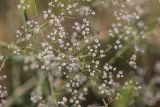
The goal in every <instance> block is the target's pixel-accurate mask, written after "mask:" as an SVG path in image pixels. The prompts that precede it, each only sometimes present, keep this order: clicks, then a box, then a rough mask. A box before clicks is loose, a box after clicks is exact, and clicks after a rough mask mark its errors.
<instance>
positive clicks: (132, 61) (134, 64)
mask: <svg viewBox="0 0 160 107" xmlns="http://www.w3.org/2000/svg"><path fill="white" fill-rule="evenodd" d="M136 60H137V56H136V54H133V55H132V57H131V58H130V61H129V62H128V63H129V65H130V66H131V67H133V68H134V69H137V63H136Z"/></svg>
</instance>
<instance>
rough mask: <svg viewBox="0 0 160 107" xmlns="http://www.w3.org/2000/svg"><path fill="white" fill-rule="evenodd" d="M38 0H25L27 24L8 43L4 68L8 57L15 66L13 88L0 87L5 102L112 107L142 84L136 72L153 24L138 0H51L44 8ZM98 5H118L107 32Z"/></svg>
mask: <svg viewBox="0 0 160 107" xmlns="http://www.w3.org/2000/svg"><path fill="white" fill-rule="evenodd" d="M37 2H38V0H20V1H19V3H18V4H17V7H18V11H19V12H20V13H21V14H22V17H23V24H22V26H21V27H20V28H19V29H18V30H17V31H16V35H15V40H14V41H13V43H10V44H4V45H2V48H5V50H7V51H6V52H2V53H0V61H1V66H0V71H3V68H5V63H7V62H12V67H13V70H12V76H13V77H12V79H11V81H12V85H13V88H12V90H9V91H7V88H6V86H3V85H1V86H0V99H2V100H1V105H2V107H11V106H13V107H17V106H18V107H19V106H20V107H99V106H105V107H107V106H108V105H109V104H111V103H112V102H114V101H118V100H119V99H120V98H123V95H122V96H121V90H122V89H124V90H132V91H134V92H136V91H138V90H140V89H141V88H142V87H141V86H140V85H139V83H138V80H136V79H135V78H134V77H135V75H136V71H137V69H138V68H139V65H138V64H137V60H138V55H139V54H143V53H145V47H144V43H145V40H146V36H147V34H148V27H147V26H146V25H145V22H144V21H143V18H142V16H143V15H144V14H145V13H144V11H143V9H141V7H140V6H138V4H136V2H134V0H108V1H107V0H106V1H105V0H104V1H103V0H102V1H99V0H93V1H92V0H51V1H49V2H48V4H47V8H45V10H43V11H39V10H38V8H39V5H37V4H38V3H37ZM97 5H100V6H102V7H103V6H104V7H105V6H109V7H112V8H116V9H114V10H113V9H112V10H111V11H112V12H111V14H112V16H113V18H114V21H113V23H112V24H111V26H110V27H109V29H106V34H104V35H100V34H99V31H97V30H96V29H95V28H94V27H93V26H92V21H93V20H94V18H95V17H96V13H97V9H96V8H95V6H97ZM31 8H32V9H33V10H34V16H31V15H30V13H29V12H30V11H29V9H31ZM2 48H0V49H2ZM13 65H15V66H13ZM24 76H26V77H24ZM128 77H130V78H128ZM6 78H7V76H6V75H3V76H0V81H2V80H4V79H6ZM8 79H10V78H8ZM91 93H92V95H94V96H95V98H92V97H89V96H90V95H91ZM122 93H123V92H122ZM96 96H97V98H96ZM97 99H98V100H99V99H100V101H99V102H101V103H99V104H94V101H95V100H97ZM89 101H91V102H89ZM120 101H121V100H120ZM88 102H89V103H88ZM92 103H93V104H92ZM122 105H123V104H122ZM121 107H122V106H121Z"/></svg>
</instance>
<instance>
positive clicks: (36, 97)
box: [31, 91, 43, 103]
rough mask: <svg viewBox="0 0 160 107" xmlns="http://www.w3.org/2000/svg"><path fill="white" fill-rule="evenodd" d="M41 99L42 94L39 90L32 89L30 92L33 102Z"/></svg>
mask: <svg viewBox="0 0 160 107" xmlns="http://www.w3.org/2000/svg"><path fill="white" fill-rule="evenodd" d="M42 99H43V96H42V92H41V91H33V92H32V93H31V101H32V102H33V103H37V102H40V101H41V100H42Z"/></svg>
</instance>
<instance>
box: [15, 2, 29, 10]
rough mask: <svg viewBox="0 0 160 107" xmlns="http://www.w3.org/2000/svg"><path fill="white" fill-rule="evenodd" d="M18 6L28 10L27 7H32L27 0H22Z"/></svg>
mask: <svg viewBox="0 0 160 107" xmlns="http://www.w3.org/2000/svg"><path fill="white" fill-rule="evenodd" d="M17 7H18V8H19V9H23V10H26V9H27V8H29V7H30V5H29V4H27V0H20V3H19V4H18V5H17Z"/></svg>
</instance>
